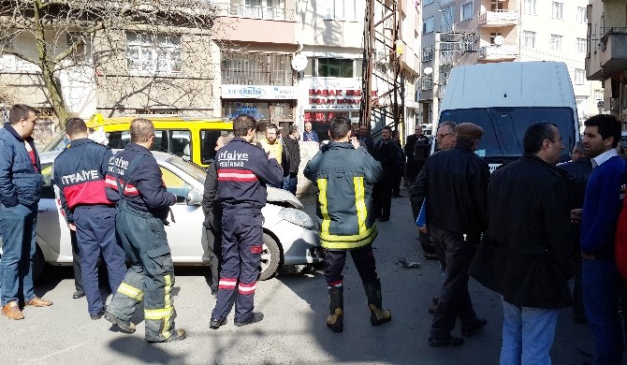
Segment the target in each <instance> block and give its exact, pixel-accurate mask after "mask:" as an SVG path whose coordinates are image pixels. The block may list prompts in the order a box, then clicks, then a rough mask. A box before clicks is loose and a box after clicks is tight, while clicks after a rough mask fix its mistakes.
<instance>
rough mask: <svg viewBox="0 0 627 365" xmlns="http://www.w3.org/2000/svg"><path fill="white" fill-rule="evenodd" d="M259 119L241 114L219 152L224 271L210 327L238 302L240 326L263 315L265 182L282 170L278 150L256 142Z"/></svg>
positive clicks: (280, 175) (217, 325)
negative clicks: (259, 303)
mask: <svg viewBox="0 0 627 365" xmlns="http://www.w3.org/2000/svg"><path fill="white" fill-rule="evenodd" d="M256 126H257V121H256V120H255V119H254V118H253V117H251V116H249V115H240V116H238V117H237V118H235V120H234V121H233V132H235V138H234V139H233V140H232V141H231V142H229V144H228V145H226V146H224V147H222V148H221V149H220V151H218V154H217V155H216V160H215V165H216V167H217V172H218V199H219V200H220V203H221V205H222V259H223V262H222V270H221V271H220V281H219V283H218V300H217V302H216V306H215V308H214V309H213V312H212V313H211V321H210V324H209V327H210V328H211V329H218V328H220V326H222V325H224V324H226V317H227V316H228V315H229V312H230V311H231V309H232V308H233V304H235V326H237V327H241V326H244V325H248V324H251V323H257V322H259V321H261V320H262V319H263V313H261V312H253V309H254V307H255V288H256V287H257V279H258V278H259V261H260V260H261V252H262V251H263V228H262V226H263V216H262V215H261V208H263V207H264V206H265V205H266V198H267V192H266V186H267V185H270V184H271V185H274V186H279V184H281V183H282V182H283V168H282V167H281V165H279V163H278V162H277V160H276V158H275V156H274V152H273V150H272V149H271V150H269V152H268V155H266V153H265V152H264V150H262V149H261V148H259V147H257V146H255V145H252V144H251V142H252V141H253V139H254V138H255V130H256Z"/></svg>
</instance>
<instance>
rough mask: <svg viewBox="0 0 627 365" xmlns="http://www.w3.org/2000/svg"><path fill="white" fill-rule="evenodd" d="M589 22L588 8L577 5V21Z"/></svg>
mask: <svg viewBox="0 0 627 365" xmlns="http://www.w3.org/2000/svg"><path fill="white" fill-rule="evenodd" d="M587 22H588V14H586V8H584V7H583V6H578V7H577V23H582V24H585V23H587Z"/></svg>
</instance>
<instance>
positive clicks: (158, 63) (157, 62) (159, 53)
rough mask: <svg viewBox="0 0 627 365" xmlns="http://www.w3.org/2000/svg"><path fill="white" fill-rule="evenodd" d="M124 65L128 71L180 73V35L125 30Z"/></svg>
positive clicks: (181, 64) (181, 62)
mask: <svg viewBox="0 0 627 365" xmlns="http://www.w3.org/2000/svg"><path fill="white" fill-rule="evenodd" d="M126 65H127V68H128V71H129V72H146V73H165V74H171V73H180V72H181V70H182V67H183V61H181V37H180V36H178V35H167V34H148V33H134V32H126Z"/></svg>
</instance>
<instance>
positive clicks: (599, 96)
mask: <svg viewBox="0 0 627 365" xmlns="http://www.w3.org/2000/svg"><path fill="white" fill-rule="evenodd" d="M594 100H596V101H601V100H603V90H594Z"/></svg>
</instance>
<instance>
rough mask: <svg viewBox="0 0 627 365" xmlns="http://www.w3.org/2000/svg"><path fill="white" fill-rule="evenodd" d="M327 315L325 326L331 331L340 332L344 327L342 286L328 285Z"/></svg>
mask: <svg viewBox="0 0 627 365" xmlns="http://www.w3.org/2000/svg"><path fill="white" fill-rule="evenodd" d="M328 288H329V313H330V314H329V316H328V317H327V327H329V328H330V329H331V330H332V331H333V332H342V329H344V322H343V319H344V288H343V287H342V286H329V287H328Z"/></svg>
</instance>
